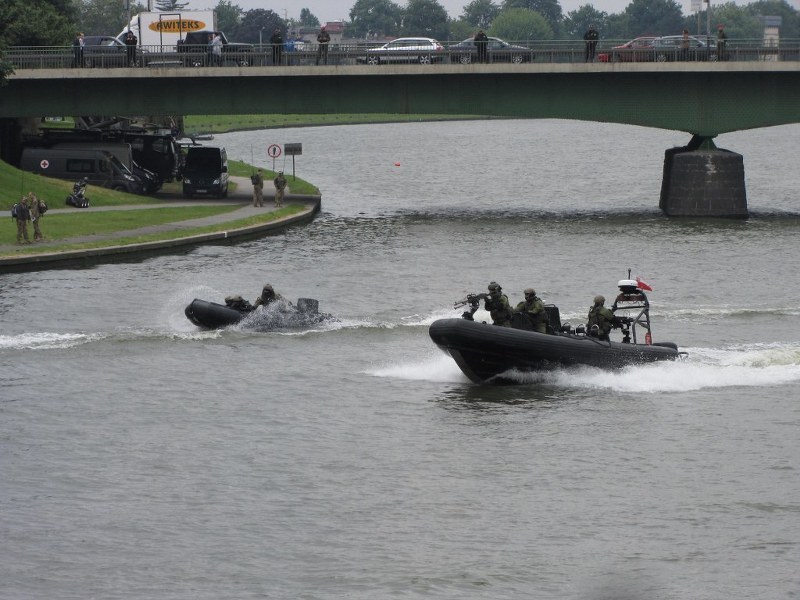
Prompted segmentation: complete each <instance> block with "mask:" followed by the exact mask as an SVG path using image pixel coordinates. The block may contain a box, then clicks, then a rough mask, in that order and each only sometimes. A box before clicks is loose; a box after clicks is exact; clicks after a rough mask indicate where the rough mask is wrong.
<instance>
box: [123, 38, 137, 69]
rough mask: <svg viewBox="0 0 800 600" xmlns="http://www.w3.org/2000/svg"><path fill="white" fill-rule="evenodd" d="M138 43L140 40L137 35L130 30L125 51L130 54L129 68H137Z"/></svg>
mask: <svg viewBox="0 0 800 600" xmlns="http://www.w3.org/2000/svg"><path fill="white" fill-rule="evenodd" d="M138 43H139V39H138V38H137V37H136V34H135V33H133V32H132V31H131V30H130V29H128V33H127V34H126V35H125V49H126V50H127V52H128V66H129V67H135V66H136V44H138Z"/></svg>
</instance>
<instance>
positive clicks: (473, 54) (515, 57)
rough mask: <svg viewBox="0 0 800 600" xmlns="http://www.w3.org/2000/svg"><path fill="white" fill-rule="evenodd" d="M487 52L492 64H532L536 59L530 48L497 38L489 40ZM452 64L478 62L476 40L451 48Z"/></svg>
mask: <svg viewBox="0 0 800 600" xmlns="http://www.w3.org/2000/svg"><path fill="white" fill-rule="evenodd" d="M486 52H487V55H488V57H489V62H491V63H501V62H502V63H514V64H520V63H524V62H531V61H533V59H535V58H536V55H535V54H534V53H533V51H532V50H531V49H530V48H526V47H525V46H515V45H514V44H509V43H508V42H505V41H503V40H501V39H500V38H496V37H490V38H489V41H488V43H487V44H486ZM450 62H454V63H461V64H462V65H468V64H470V63H474V62H478V47H477V46H476V45H475V40H474V39H472V38H467V39H466V40H464V41H463V42H458V43H457V44H455V45H454V46H450Z"/></svg>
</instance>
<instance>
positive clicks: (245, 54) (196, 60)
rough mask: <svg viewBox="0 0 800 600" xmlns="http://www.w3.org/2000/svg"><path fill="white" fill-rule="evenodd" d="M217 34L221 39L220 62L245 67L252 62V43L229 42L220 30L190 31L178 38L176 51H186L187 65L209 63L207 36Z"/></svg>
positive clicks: (196, 65)
mask: <svg viewBox="0 0 800 600" xmlns="http://www.w3.org/2000/svg"><path fill="white" fill-rule="evenodd" d="M214 34H219V37H220V39H221V40H222V63H223V64H229V65H238V66H240V67H247V66H250V65H252V64H253V50H254V47H253V44H245V43H241V42H229V41H228V38H227V37H226V36H225V34H224V33H223V32H221V31H190V32H188V33H187V34H186V38H185V39H183V40H178V46H177V48H178V52H182V53H186V59H185V61H184V62H185V64H186V65H187V66H193V67H202V66H208V65H210V64H211V47H210V46H209V44H208V40H209V36H210V35H214Z"/></svg>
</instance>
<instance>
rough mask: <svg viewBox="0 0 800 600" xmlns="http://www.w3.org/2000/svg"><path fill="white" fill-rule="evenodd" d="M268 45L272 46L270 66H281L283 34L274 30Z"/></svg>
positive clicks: (276, 29) (277, 29) (278, 30)
mask: <svg viewBox="0 0 800 600" xmlns="http://www.w3.org/2000/svg"><path fill="white" fill-rule="evenodd" d="M269 43H270V44H272V64H273V65H275V66H278V65H279V64H281V52H283V34H282V33H281V30H280V29H279V28H275V31H274V32H273V34H272V37H270V38H269Z"/></svg>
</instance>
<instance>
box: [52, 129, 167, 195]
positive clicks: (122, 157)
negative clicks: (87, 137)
mask: <svg viewBox="0 0 800 600" xmlns="http://www.w3.org/2000/svg"><path fill="white" fill-rule="evenodd" d="M53 148H79V149H85V148H90V149H92V150H107V151H108V152H111V154H113V155H114V156H116V157H117V159H118V160H119V162H121V163H122V164H123V165H125V166H126V167H128V170H129V171H130V172H131V173H133V174H134V175H136V176H137V177H138V178H139V179H141V180H142V183H143V184H144V193H145V194H155V193H156V192H157V191H158V190H160V189H161V179H160V178H159V177H158V176H157V175H156V174H155V173H153V172H152V171H148V170H147V169H145V168H144V167H142V166H141V165H139V163H137V162H136V161H135V160H134V159H133V150H132V149H131V145H130V144H124V143H113V142H88V141H87V142H59V143H58V144H53Z"/></svg>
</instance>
